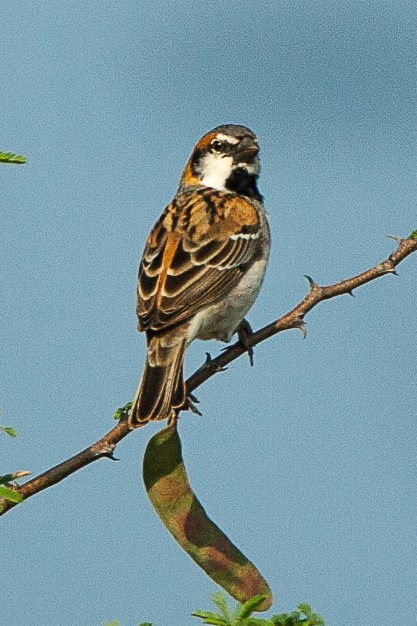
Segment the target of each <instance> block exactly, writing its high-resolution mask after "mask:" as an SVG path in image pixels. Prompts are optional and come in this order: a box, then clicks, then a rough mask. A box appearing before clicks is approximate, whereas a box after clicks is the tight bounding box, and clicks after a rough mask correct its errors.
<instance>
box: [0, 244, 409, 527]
mask: <svg viewBox="0 0 417 626" xmlns="http://www.w3.org/2000/svg"><path fill="white" fill-rule="evenodd" d="M392 239H394V240H395V241H396V242H397V244H398V246H397V249H396V250H395V251H394V252H393V253H392V254H390V255H389V257H388V258H387V259H385V260H384V261H382V262H381V263H378V265H375V266H374V267H371V268H370V269H368V270H366V271H365V272H363V273H362V274H358V275H357V276H353V277H352V278H348V279H347V280H342V281H341V282H339V283H335V284H333V285H328V286H324V287H323V286H321V285H318V284H317V283H315V282H314V280H313V279H311V278H310V277H308V276H307V277H306V278H307V280H308V281H309V285H310V288H309V291H308V293H307V295H306V296H305V298H304V299H303V300H302V301H301V302H300V303H299V304H297V306H296V307H294V308H293V309H292V310H291V311H289V313H286V314H285V315H283V316H282V317H280V318H279V319H277V320H276V321H274V322H272V323H271V324H268V325H267V326H264V327H263V328H261V329H260V330H258V331H256V332H254V333H253V334H252V335H248V336H247V337H246V339H245V346H243V345H242V344H241V343H239V342H237V343H235V344H233V345H232V346H230V347H228V348H227V349H226V350H224V351H223V352H221V354H219V355H218V356H217V357H216V358H214V359H211V358H208V359H207V361H206V363H205V364H204V365H203V366H202V367H200V368H199V369H198V370H197V371H196V372H194V374H192V375H191V376H190V378H188V380H187V382H186V385H187V392H188V394H191V393H192V392H193V391H194V390H195V389H197V387H200V385H202V384H203V383H204V382H205V381H206V380H208V379H209V378H211V377H212V376H213V375H214V374H216V373H218V372H221V371H222V370H223V369H224V368H225V367H226V366H227V365H228V364H229V363H231V362H232V361H234V360H235V359H237V358H238V357H239V356H241V355H242V354H243V353H244V352H245V351H247V349H248V347H251V346H255V345H257V344H258V343H260V342H261V341H265V340H266V339H269V338H270V337H272V336H273V335H276V334H277V333H280V332H282V331H284V330H290V329H292V328H298V329H300V330H301V331H302V332H303V333H305V324H304V317H305V315H306V314H307V313H308V312H309V311H311V309H313V308H314V307H315V306H316V305H317V304H319V302H323V300H329V299H330V298H334V297H336V296H340V295H342V294H352V292H353V290H354V289H357V288H358V287H360V286H361V285H365V284H366V283H368V282H370V281H372V280H375V279H376V278H379V277H381V276H384V275H385V274H395V273H396V272H395V268H396V267H397V265H398V264H399V263H401V261H403V260H404V259H405V258H406V257H407V256H409V255H410V254H412V253H413V252H416V251H417V238H416V237H415V234H414V233H413V235H412V236H411V237H409V238H407V239H400V238H398V237H392ZM129 432H130V430H129V427H128V425H127V421H126V416H125V417H122V419H121V420H120V421H119V423H118V424H117V426H115V427H114V428H112V429H111V430H110V431H109V432H108V433H106V434H105V435H104V436H103V437H102V438H101V439H99V440H98V441H96V442H95V443H93V444H92V445H91V446H89V447H88V448H86V449H85V450H83V451H82V452H79V453H78V454H76V455H75V456H73V457H71V458H70V459H67V460H66V461H63V462H62V463H60V464H59V465H56V466H55V467H52V468H51V469H49V470H47V471H46V472H44V473H43V474H40V475H39V476H36V477H35V478H33V479H32V480H29V481H28V482H26V483H25V484H23V485H16V484H13V485H11V486H12V487H13V488H14V489H15V491H17V492H18V493H19V494H20V496H21V497H22V498H23V499H24V500H27V498H30V497H31V496H33V495H35V494H36V493H39V492H40V491H43V490H44V489H47V488H48V487H52V485H56V484H57V483H59V482H60V481H61V480H63V479H64V478H67V476H70V475H71V474H73V473H74V472H77V471H78V470H79V469H81V468H83V467H85V466H86V465H89V464H90V463H93V462H94V461H97V459H100V458H102V457H107V458H110V459H112V458H114V457H113V452H114V449H115V448H116V445H117V444H118V443H119V441H121V440H122V439H124V437H126V436H127V435H128V434H129ZM16 504H17V503H16V502H12V501H10V500H4V501H3V508H2V510H1V511H0V515H3V514H4V513H6V512H7V511H8V510H10V509H11V508H13V507H14V506H16Z"/></svg>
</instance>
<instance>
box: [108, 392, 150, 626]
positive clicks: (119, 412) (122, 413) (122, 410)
mask: <svg viewBox="0 0 417 626" xmlns="http://www.w3.org/2000/svg"><path fill="white" fill-rule="evenodd" d="M131 408H132V403H131V402H128V403H127V404H125V405H124V406H121V407H119V408H118V409H116V411H115V412H114V415H113V419H114V420H120V419H122V417H127V416H128V415H129V413H130V409H131ZM144 624H145V622H144ZM139 626H142V625H141V624H139Z"/></svg>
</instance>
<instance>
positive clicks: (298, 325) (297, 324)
mask: <svg viewBox="0 0 417 626" xmlns="http://www.w3.org/2000/svg"><path fill="white" fill-rule="evenodd" d="M294 328H298V330H301V332H302V333H303V339H305V338H306V337H307V326H306V323H305V322H304V320H302V319H299V320H296V321H295V322H294Z"/></svg>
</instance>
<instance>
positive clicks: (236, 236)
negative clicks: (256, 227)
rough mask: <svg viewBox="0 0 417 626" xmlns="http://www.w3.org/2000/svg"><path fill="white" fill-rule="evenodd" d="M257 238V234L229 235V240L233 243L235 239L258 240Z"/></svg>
mask: <svg viewBox="0 0 417 626" xmlns="http://www.w3.org/2000/svg"><path fill="white" fill-rule="evenodd" d="M258 238H259V232H257V233H237V234H236V235H230V237H229V239H233V240H234V241H236V239H258Z"/></svg>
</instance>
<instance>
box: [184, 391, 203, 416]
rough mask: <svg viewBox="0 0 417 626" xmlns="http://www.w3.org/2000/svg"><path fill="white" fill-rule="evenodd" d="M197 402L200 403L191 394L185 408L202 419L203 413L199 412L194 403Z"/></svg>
mask: <svg viewBox="0 0 417 626" xmlns="http://www.w3.org/2000/svg"><path fill="white" fill-rule="evenodd" d="M196 401H197V402H198V400H197V398H196V397H195V396H193V395H192V394H190V395H189V396H187V400H186V405H185V407H184V408H185V409H186V410H187V411H191V413H195V414H196V415H199V416H200V417H202V416H203V414H202V412H201V411H199V410H198V409H197V407H196V405H195V404H194V402H196Z"/></svg>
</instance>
